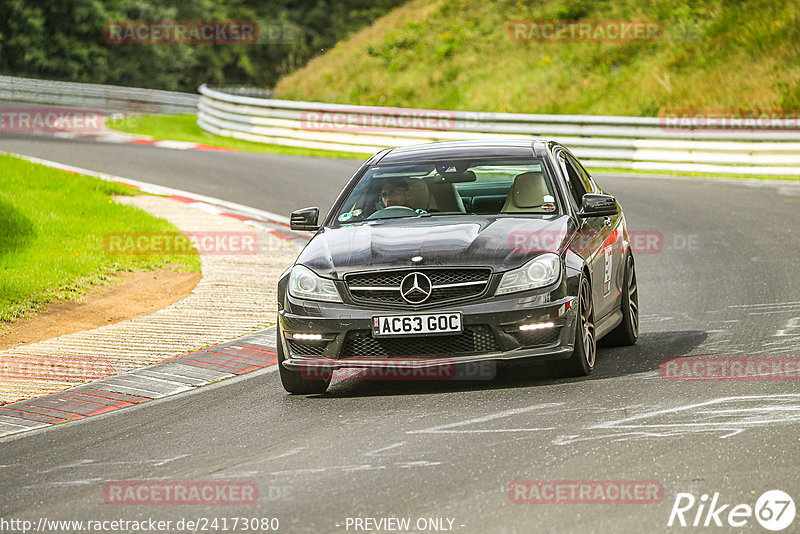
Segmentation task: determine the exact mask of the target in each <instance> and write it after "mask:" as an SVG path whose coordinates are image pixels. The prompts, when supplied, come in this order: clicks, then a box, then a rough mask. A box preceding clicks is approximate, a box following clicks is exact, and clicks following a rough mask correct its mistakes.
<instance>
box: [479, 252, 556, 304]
mask: <svg viewBox="0 0 800 534" xmlns="http://www.w3.org/2000/svg"><path fill="white" fill-rule="evenodd" d="M560 275H561V260H559V258H558V256H557V255H556V254H542V255H541V256H538V257H536V258H534V259H532V260H531V261H529V262H528V263H526V264H525V265H523V266H522V267H520V268H518V269H514V270H512V271H508V272H507V273H505V274H504V275H503V278H502V279H501V280H500V285H499V286H497V291H495V295H505V294H506V293H516V292H517V291H525V290H527V289H536V288H537V287H544V286H549V285H550V284H553V283H555V282H556V281H557V280H558V278H559V276H560Z"/></svg>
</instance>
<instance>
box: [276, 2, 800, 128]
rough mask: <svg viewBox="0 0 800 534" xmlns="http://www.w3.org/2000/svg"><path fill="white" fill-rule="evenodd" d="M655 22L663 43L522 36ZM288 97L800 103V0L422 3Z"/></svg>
mask: <svg viewBox="0 0 800 534" xmlns="http://www.w3.org/2000/svg"><path fill="white" fill-rule="evenodd" d="M579 19H582V20H609V19H619V20H636V19H638V20H651V21H657V22H658V23H660V24H661V25H662V31H661V32H660V34H659V39H658V40H656V41H653V42H641V41H640V42H615V43H598V42H557V43H548V42H518V41H514V40H512V39H511V36H510V35H509V23H510V22H511V21H514V20H527V21H531V20H579ZM274 91H275V97H276V98H283V99H293V100H311V101H318V102H338V103H344V104H362V105H379V106H400V107H411V108H428V109H458V110H467V111H500V112H515V113H560V114H596V115H626V116H658V115H659V113H668V112H677V111H678V110H685V111H686V112H689V111H697V110H727V111H737V110H738V111H751V110H760V111H772V110H784V111H788V112H794V113H796V112H797V110H798V109H800V0H781V1H778V0H754V1H752V2H738V1H729V0H653V1H650V2H643V1H641V0H619V1H615V2H610V1H603V0H600V1H589V0H540V1H537V2H521V1H517V0H497V1H493V2H485V1H484V0H412V1H410V2H408V3H407V4H405V5H403V6H402V7H399V8H396V9H395V10H393V11H392V12H391V13H389V14H388V15H386V16H384V17H383V18H381V19H379V20H377V21H376V22H375V23H374V24H373V25H372V26H370V27H368V28H365V29H363V30H361V31H359V32H357V33H356V34H354V35H353V36H352V37H350V38H349V39H347V40H345V41H342V42H339V43H338V44H337V45H336V46H335V47H334V48H331V49H329V50H328V51H327V52H326V53H324V54H323V55H321V56H318V57H317V58H315V59H313V60H312V61H310V62H309V63H308V64H307V65H306V66H305V67H303V68H301V69H298V70H297V71H294V72H292V73H290V74H289V75H287V76H285V77H284V78H282V79H281V80H279V82H278V84H277V85H276V87H275V89H274Z"/></svg>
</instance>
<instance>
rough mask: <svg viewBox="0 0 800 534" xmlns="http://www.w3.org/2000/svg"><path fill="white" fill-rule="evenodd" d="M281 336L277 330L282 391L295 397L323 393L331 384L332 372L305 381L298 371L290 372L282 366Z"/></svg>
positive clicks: (322, 373) (321, 373) (283, 358)
mask: <svg viewBox="0 0 800 534" xmlns="http://www.w3.org/2000/svg"><path fill="white" fill-rule="evenodd" d="M282 336H283V334H282V333H281V331H280V328H279V329H278V343H277V345H278V373H279V374H280V375H281V384H283V389H285V390H286V391H288V392H289V393H293V394H295V395H313V394H315V393H325V390H327V389H328V386H329V385H330V383H331V376H332V375H333V372H332V371H329V372H322V371H320V377H319V378H312V379H307V378H304V377H303V373H301V372H300V371H290V370H289V369H287V368H285V367H284V366H283V362H284V360H285V359H286V357H285V356H284V354H283V342H282V339H283V338H282Z"/></svg>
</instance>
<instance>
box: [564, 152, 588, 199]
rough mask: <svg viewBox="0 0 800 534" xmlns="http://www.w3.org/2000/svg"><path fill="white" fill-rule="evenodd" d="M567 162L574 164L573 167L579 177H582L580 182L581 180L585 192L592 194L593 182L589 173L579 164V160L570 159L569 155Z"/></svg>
mask: <svg viewBox="0 0 800 534" xmlns="http://www.w3.org/2000/svg"><path fill="white" fill-rule="evenodd" d="M567 161H569V162H570V163H572V166H573V167H574V168H575V170H576V171H577V173H578V176H580V180H581V183H582V184H583V188H584V190H585V191H586V192H587V193H591V192H592V191H594V187H593V186H592V182H591V180H590V179H589V173H588V172H586V169H584V168H583V165H581V164H580V163H579V162H578V160H576V159H575V158H572V157H570V156H569V155H567Z"/></svg>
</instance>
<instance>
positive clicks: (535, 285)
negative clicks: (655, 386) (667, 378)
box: [277, 140, 639, 394]
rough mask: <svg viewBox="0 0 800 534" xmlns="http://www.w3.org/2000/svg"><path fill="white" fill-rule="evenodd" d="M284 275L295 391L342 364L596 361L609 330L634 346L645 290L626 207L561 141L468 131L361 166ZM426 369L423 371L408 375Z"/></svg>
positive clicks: (314, 220) (282, 329)
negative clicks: (466, 136) (478, 135)
mask: <svg viewBox="0 0 800 534" xmlns="http://www.w3.org/2000/svg"><path fill="white" fill-rule="evenodd" d="M318 219H319V209H318V208H305V209H302V210H298V211H296V212H294V213H292V216H291V228H292V229H293V230H303V231H313V232H315V234H314V237H313V238H312V239H311V240H310V241H309V243H308V244H307V245H306V247H305V248H304V249H303V251H302V252H301V253H300V255H299V257H298V258H297V260H296V262H295V264H294V265H293V266H292V267H291V268H290V269H288V270H287V271H286V272H285V273H283V274H282V275H281V277H280V280H279V281H278V341H277V346H278V361H279V364H278V366H279V370H280V376H281V381H282V383H283V386H284V388H285V389H286V390H287V391H288V392H290V393H305V394H308V393H320V392H324V391H325V390H326V389H327V387H328V385H329V384H330V379H331V375H332V373H333V371H334V370H336V369H341V368H366V369H369V368H375V367H380V366H386V365H387V364H389V365H392V366H396V367H399V368H403V369H410V370H418V371H419V370H431V369H435V368H437V367H442V366H448V367H451V366H453V365H461V364H465V365H466V364H473V363H475V362H496V361H501V360H511V359H519V358H525V359H528V360H530V361H533V360H541V361H543V362H544V363H545V364H546V365H547V367H548V369H549V370H550V372H551V373H552V374H554V375H555V376H562V377H566V376H583V375H588V374H589V373H591V372H592V369H593V368H594V366H595V358H596V354H597V341H598V340H599V339H600V338H603V337H605V338H606V340H607V341H608V342H609V343H611V344H617V345H632V344H633V343H635V342H636V338H637V335H638V305H639V302H638V293H637V285H636V273H635V269H634V259H633V254H632V252H631V247H630V242H629V236H628V231H627V229H626V224H625V217H624V216H623V214H622V211H621V209H620V206H619V204H618V203H617V201H616V199H615V198H614V197H613V196H611V195H609V194H607V193H606V191H604V190H603V189H602V188H600V186H599V185H598V184H597V182H596V181H595V180H594V178H592V176H591V175H590V174H589V173H588V172H586V170H585V169H584V168H583V166H582V165H581V164H580V162H578V160H577V159H576V158H575V157H574V156H573V155H572V154H571V153H570V151H569V150H567V149H566V148H565V147H564V146H562V145H560V144H558V143H555V142H552V141H538V140H537V141H530V140H527V141H523V140H520V141H505V140H500V141H498V140H485V141H463V142H451V143H434V144H428V145H418V146H411V147H405V148H393V149H385V150H382V151H380V152H378V153H377V154H375V155H374V156H373V157H371V158H370V159H369V160H368V161H367V162H366V163H364V164H363V166H362V167H361V168H360V169H359V170H358V171H357V172H356V173H355V175H354V176H353V178H352V179H351V180H350V181H349V183H348V184H347V186H346V187H345V188H344V190H343V191H342V192H341V194H340V195H339V198H338V199H337V200H336V202H335V203H334V205H333V208H332V209H331V211H330V212H329V213H328V215H327V216H326V217H325V219H324V220H323V221H322V223H321V224H320V223H319V222H318ZM407 376H412V377H413V376H414V374H413V373H412V374H411V375H407Z"/></svg>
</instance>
